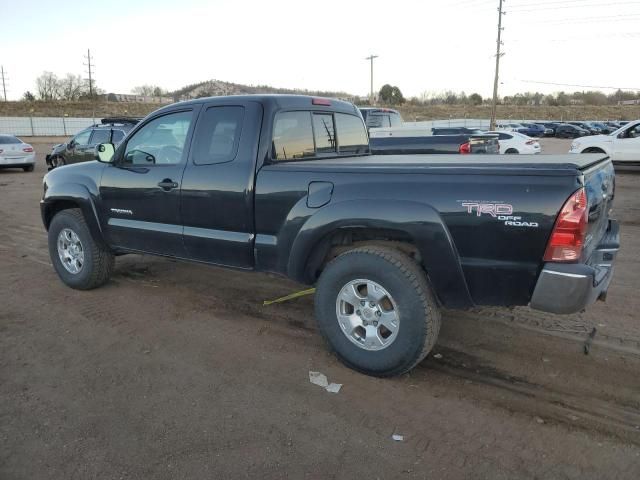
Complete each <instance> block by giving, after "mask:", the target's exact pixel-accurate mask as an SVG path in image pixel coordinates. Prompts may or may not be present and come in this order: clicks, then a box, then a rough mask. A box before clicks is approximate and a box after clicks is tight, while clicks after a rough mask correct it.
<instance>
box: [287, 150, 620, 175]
mask: <svg viewBox="0 0 640 480" xmlns="http://www.w3.org/2000/svg"><path fill="white" fill-rule="evenodd" d="M608 159H609V157H608V156H606V155H604V154H601V153H600V154H599V153H588V154H587V153H585V154H580V155H568V154H567V155H539V156H535V157H534V158H531V157H530V156H527V157H518V156H515V155H474V156H472V157H470V156H467V155H369V156H362V157H347V158H332V159H327V160H313V161H294V162H286V163H281V164H279V165H277V168H279V169H291V170H305V171H318V172H321V171H331V170H333V169H336V168H338V169H339V170H340V171H351V169H352V168H353V170H354V171H358V172H362V171H363V170H371V171H375V172H381V171H383V172H387V171H388V172H390V173H429V172H430V171H433V172H437V173H456V172H457V173H465V174H474V173H476V174H496V175H500V174H504V175H519V174H520V175H575V174H576V171H580V172H583V171H585V170H587V169H589V168H590V167H592V166H595V165H597V164H599V163H601V162H604V161H607V160H608ZM449 171H450V172H449Z"/></svg>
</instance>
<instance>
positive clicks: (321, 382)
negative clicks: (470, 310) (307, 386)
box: [309, 371, 342, 393]
mask: <svg viewBox="0 0 640 480" xmlns="http://www.w3.org/2000/svg"><path fill="white" fill-rule="evenodd" d="M309 381H310V382H311V383H313V384H314V385H318V386H319V387H322V388H324V389H325V390H326V391H327V392H330V393H338V392H339V391H340V389H341V388H342V384H341V383H331V384H330V383H329V380H327V376H326V375H325V374H324V373H320V372H312V371H309Z"/></svg>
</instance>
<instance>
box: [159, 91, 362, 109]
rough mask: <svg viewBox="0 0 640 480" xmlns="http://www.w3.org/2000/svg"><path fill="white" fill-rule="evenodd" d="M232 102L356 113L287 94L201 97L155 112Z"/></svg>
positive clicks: (341, 104)
mask: <svg viewBox="0 0 640 480" xmlns="http://www.w3.org/2000/svg"><path fill="white" fill-rule="evenodd" d="M232 101H239V102H242V101H253V102H259V103H262V104H263V105H264V106H265V107H267V108H271V109H274V110H284V109H294V110H295V109H305V110H308V109H310V108H318V109H325V110H331V111H335V112H344V113H358V109H357V108H356V106H355V105H354V104H352V103H350V102H346V101H344V100H338V99H337V98H327V97H315V96H311V95H287V94H255V95H225V96H216V97H203V98H196V99H193V100H186V101H183V102H177V103H172V104H170V105H167V106H166V107H163V108H161V109H159V110H157V111H165V110H173V109H175V108H176V106H184V105H195V104H201V103H220V104H226V105H228V104H229V102H232ZM314 101H316V102H318V101H321V102H328V103H329V104H328V105H326V104H324V103H323V104H314Z"/></svg>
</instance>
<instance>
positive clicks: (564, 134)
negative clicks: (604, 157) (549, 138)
mask: <svg viewBox="0 0 640 480" xmlns="http://www.w3.org/2000/svg"><path fill="white" fill-rule="evenodd" d="M586 135H590V132H589V131H588V130H585V129H584V128H580V127H579V126H577V125H573V124H569V123H561V124H560V125H558V126H557V127H556V137H557V138H578V137H584V136H586Z"/></svg>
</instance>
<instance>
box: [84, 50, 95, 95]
mask: <svg viewBox="0 0 640 480" xmlns="http://www.w3.org/2000/svg"><path fill="white" fill-rule="evenodd" d="M85 58H86V59H87V63H84V64H83V65H85V66H86V67H87V73H88V74H89V98H93V78H92V76H91V67H94V68H95V65H94V64H92V63H91V61H92V60H93V58H92V57H91V51H90V50H89V49H87V55H86V57H85Z"/></svg>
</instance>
